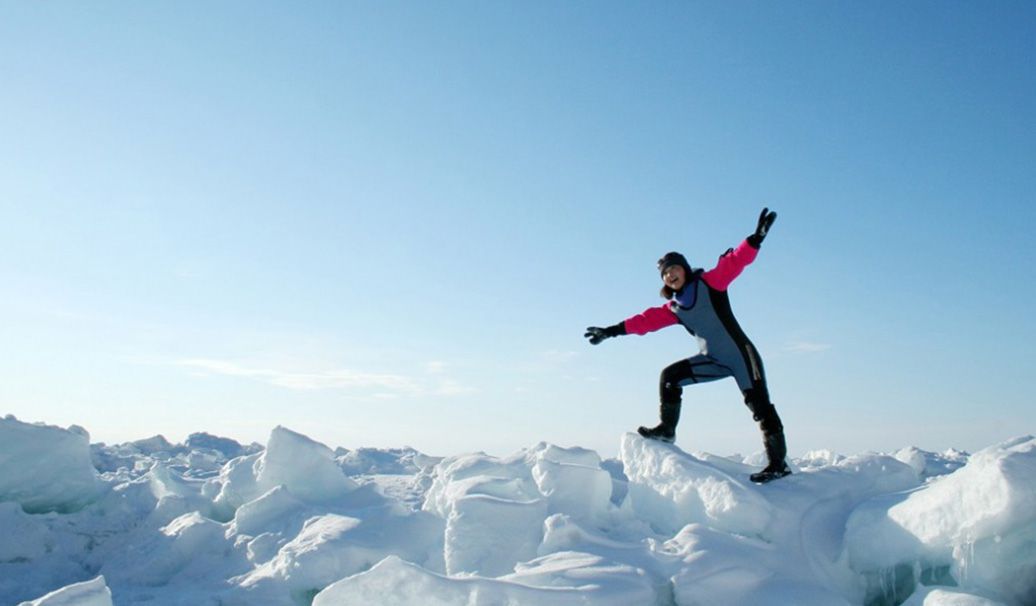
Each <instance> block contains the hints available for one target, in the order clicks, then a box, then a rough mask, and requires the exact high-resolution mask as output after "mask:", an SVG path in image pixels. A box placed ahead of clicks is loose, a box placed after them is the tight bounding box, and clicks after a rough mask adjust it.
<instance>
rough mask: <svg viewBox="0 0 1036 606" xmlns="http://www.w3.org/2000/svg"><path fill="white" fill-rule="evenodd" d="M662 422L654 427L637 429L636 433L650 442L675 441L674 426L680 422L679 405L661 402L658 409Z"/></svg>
mask: <svg viewBox="0 0 1036 606" xmlns="http://www.w3.org/2000/svg"><path fill="white" fill-rule="evenodd" d="M658 412H659V416H660V417H661V418H662V422H661V423H659V424H658V425H657V426H655V427H651V428H648V427H639V428H637V433H639V434H640V435H642V436H644V437H645V438H649V439H651V440H660V441H662V442H669V443H672V442H673V441H675V440H676V424H677V423H679V422H680V403H679V402H662V405H661V406H659V409H658Z"/></svg>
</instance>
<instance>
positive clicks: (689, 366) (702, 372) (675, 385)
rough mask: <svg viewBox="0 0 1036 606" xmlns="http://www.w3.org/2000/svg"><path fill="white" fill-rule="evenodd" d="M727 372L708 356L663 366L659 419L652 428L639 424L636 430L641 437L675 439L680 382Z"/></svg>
mask: <svg viewBox="0 0 1036 606" xmlns="http://www.w3.org/2000/svg"><path fill="white" fill-rule="evenodd" d="M730 375H731V372H730V369H729V368H728V367H726V366H724V365H722V364H720V363H718V362H717V361H716V360H713V359H712V358H709V357H708V356H694V357H693V358H690V359H687V360H680V361H679V362H675V363H673V364H670V365H669V366H666V367H665V368H664V369H663V370H662V374H661V376H660V377H659V381H658V395H659V401H660V404H659V417H660V420H661V423H659V424H658V425H657V426H656V427H652V428H648V427H640V428H639V429H638V430H637V432H638V433H640V435H642V436H644V437H645V438H652V439H656V440H662V441H664V442H672V441H673V440H675V439H676V425H677V423H679V421H680V408H681V403H682V398H683V386H684V385H688V384H691V383H703V382H706V381H715V380H716V379H722V378H725V377H729V376H730Z"/></svg>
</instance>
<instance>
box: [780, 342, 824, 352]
mask: <svg viewBox="0 0 1036 606" xmlns="http://www.w3.org/2000/svg"><path fill="white" fill-rule="evenodd" d="M829 349H831V344H830V343H817V342H814V341H792V342H791V343H788V344H787V345H785V346H784V351H790V352H791V353H817V352H821V351H827V350H829Z"/></svg>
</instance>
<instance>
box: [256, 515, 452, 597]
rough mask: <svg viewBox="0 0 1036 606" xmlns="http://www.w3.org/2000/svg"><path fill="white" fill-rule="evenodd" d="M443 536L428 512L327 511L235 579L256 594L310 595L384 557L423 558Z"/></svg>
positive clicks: (308, 522)
mask: <svg viewBox="0 0 1036 606" xmlns="http://www.w3.org/2000/svg"><path fill="white" fill-rule="evenodd" d="M441 537H442V525H441V522H440V521H439V520H437V519H435V518H434V517H433V516H431V515H429V514H426V513H418V514H413V515H403V516H400V515H396V514H394V513H393V512H388V511H383V512H380V513H379V514H377V515H372V516H370V517H366V518H364V519H360V518H354V517H350V516H344V515H339V514H326V515H322V516H317V517H313V518H310V519H309V520H307V521H306V523H305V525H304V526H303V528H302V530H301V532H299V534H298V536H296V537H295V538H294V539H292V540H291V541H290V542H288V543H287V544H286V545H285V546H284V547H282V548H281V549H280V550H279V551H278V553H277V555H276V556H275V557H274V558H273V559H272V560H270V561H269V562H267V563H265V564H263V565H261V566H259V567H258V568H256V569H255V570H254V571H252V572H250V573H248V574H246V575H244V576H243V577H241V578H240V579H238V582H239V584H240V586H241V587H242V588H244V589H245V590H246V591H250V592H253V593H255V594H256V595H265V596H269V595H273V594H275V593H277V592H283V593H284V594H285V595H292V596H299V595H310V596H312V595H313V594H315V593H316V592H317V591H319V590H321V589H323V588H324V587H327V586H328V585H330V584H331V583H333V582H335V581H337V580H339V579H341V578H342V577H343V576H347V575H350V574H353V573H356V572H360V571H362V570H366V569H368V568H370V567H371V566H372V565H374V564H375V563H377V562H379V561H381V560H382V559H384V558H385V557H386V556H388V555H400V556H405V557H407V558H411V559H415V560H419V561H424V560H427V559H428V558H429V555H430V550H431V548H432V547H433V546H435V547H436V548H441V542H440V541H441ZM244 603H247V601H246V602H244Z"/></svg>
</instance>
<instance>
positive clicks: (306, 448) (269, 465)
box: [216, 427, 356, 517]
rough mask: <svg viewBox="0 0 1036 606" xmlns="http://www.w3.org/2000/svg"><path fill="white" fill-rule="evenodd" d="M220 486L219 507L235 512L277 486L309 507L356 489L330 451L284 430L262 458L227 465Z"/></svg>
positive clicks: (280, 429)
mask: <svg viewBox="0 0 1036 606" xmlns="http://www.w3.org/2000/svg"><path fill="white" fill-rule="evenodd" d="M220 483H221V484H222V488H221V490H220V493H219V495H218V496H217V497H216V505H217V506H219V507H220V508H222V509H224V510H226V509H229V510H231V511H232V510H234V509H237V508H238V507H240V506H241V505H243V504H245V503H247V502H248V501H251V500H252V499H255V498H257V497H259V496H261V495H263V494H264V493H266V492H268V491H269V490H270V489H272V488H275V487H277V486H284V487H285V488H287V489H288V491H289V492H290V493H291V494H292V495H294V496H295V497H297V498H298V499H300V500H302V501H304V502H307V503H328V502H331V501H334V500H336V499H340V498H341V497H343V496H345V495H346V494H348V493H350V492H352V491H353V490H354V489H355V488H356V483H355V482H353V481H352V480H350V479H349V478H347V477H346V476H345V474H344V473H342V470H341V469H339V467H338V465H337V464H336V462H335V459H334V453H333V452H332V451H331V449H330V448H328V447H327V446H325V445H323V444H321V443H320V442H317V441H315V440H311V439H310V438H308V437H306V436H304V435H302V434H299V433H295V432H294V431H291V430H290V429H285V428H283V427H276V428H275V429H274V430H273V432H271V434H270V440H269V442H268V443H267V445H266V450H265V451H264V452H262V453H261V454H254V455H250V456H247V457H241V458H238V459H234V460H233V461H231V462H229V463H227V465H226V466H225V467H224V468H223V470H222V471H221V472H220ZM223 513H224V515H226V512H225V511H224V512H223ZM227 517H229V516H227Z"/></svg>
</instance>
